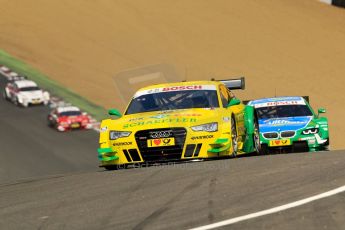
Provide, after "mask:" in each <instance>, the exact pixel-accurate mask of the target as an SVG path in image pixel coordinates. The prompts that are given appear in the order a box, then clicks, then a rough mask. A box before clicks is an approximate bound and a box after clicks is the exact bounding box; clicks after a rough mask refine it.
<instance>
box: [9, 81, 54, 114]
mask: <svg viewBox="0 0 345 230" xmlns="http://www.w3.org/2000/svg"><path fill="white" fill-rule="evenodd" d="M3 97H4V98H5V99H6V100H9V101H11V102H13V103H14V104H16V105H21V106H24V107H28V106H29V105H36V104H44V105H47V104H48V103H49V100H50V95H49V93H48V92H47V91H44V90H42V89H40V88H39V87H38V86H37V84H36V83H35V82H33V81H30V80H26V79H20V80H15V81H10V82H9V83H7V85H6V87H5V90H4V92H3Z"/></svg>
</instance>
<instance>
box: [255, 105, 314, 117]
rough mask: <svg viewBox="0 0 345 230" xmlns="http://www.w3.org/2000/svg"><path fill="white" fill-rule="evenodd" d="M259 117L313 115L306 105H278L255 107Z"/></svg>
mask: <svg viewBox="0 0 345 230" xmlns="http://www.w3.org/2000/svg"><path fill="white" fill-rule="evenodd" d="M256 111H257V114H258V117H259V119H267V118H280V117H303V116H313V113H312V111H311V110H310V109H309V107H308V106H307V105H278V106H269V107H262V108H256Z"/></svg>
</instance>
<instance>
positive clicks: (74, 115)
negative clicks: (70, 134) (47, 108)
mask: <svg viewBox="0 0 345 230" xmlns="http://www.w3.org/2000/svg"><path fill="white" fill-rule="evenodd" d="M48 125H49V126H50V127H53V128H55V129H57V130H58V131H60V132H63V131H67V130H72V129H90V128H92V125H91V123H90V117H89V116H88V115H87V113H84V112H81V111H80V109H79V108H78V107H75V106H64V107H57V108H55V109H53V110H52V111H51V112H50V113H49V115H48Z"/></svg>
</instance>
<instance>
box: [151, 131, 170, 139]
mask: <svg viewBox="0 0 345 230" xmlns="http://www.w3.org/2000/svg"><path fill="white" fill-rule="evenodd" d="M150 136H151V137H152V138H165V137H170V136H171V131H156V132H150Z"/></svg>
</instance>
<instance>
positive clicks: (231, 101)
mask: <svg viewBox="0 0 345 230" xmlns="http://www.w3.org/2000/svg"><path fill="white" fill-rule="evenodd" d="M239 104H241V100H240V99H238V98H232V99H231V100H230V102H229V104H228V105H227V106H226V107H227V108H228V107H230V106H233V105H239Z"/></svg>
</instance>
